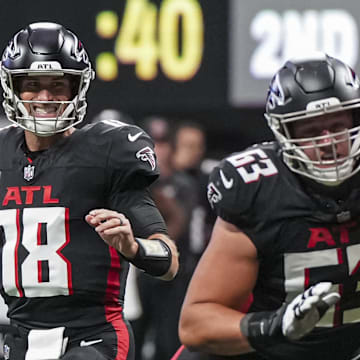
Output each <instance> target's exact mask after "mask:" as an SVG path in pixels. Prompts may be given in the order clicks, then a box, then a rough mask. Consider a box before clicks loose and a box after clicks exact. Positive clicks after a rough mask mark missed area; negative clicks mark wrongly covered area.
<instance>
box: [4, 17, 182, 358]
mask: <svg viewBox="0 0 360 360" xmlns="http://www.w3.org/2000/svg"><path fill="white" fill-rule="evenodd" d="M0 76H1V85H2V88H3V91H4V102H3V106H4V110H5V113H6V115H7V117H8V119H9V120H10V121H11V122H12V123H13V124H12V125H10V126H8V127H6V128H4V129H3V130H1V131H0V171H1V177H0V199H1V200H0V225H1V229H2V231H1V235H2V247H1V280H2V284H1V285H2V286H1V294H2V296H3V297H4V299H5V302H6V304H7V305H8V307H9V311H8V317H9V318H10V322H11V331H10V332H9V333H8V334H6V336H5V341H4V355H5V358H6V359H11V360H23V359H26V360H42V359H47V360H48V359H60V358H61V359H72V360H74V359H79V360H81V359H83V360H85V359H86V360H95V359H96V360H105V359H107V360H110V359H111V360H115V359H116V360H120V359H121V360H125V359H126V360H131V359H134V350H135V349H134V344H133V338H132V335H131V334H132V332H131V329H130V328H129V324H128V322H127V321H126V319H124V317H123V300H124V292H125V285H126V278H127V272H128V268H129V263H132V264H134V265H135V266H136V267H138V268H140V269H141V270H143V271H145V272H146V273H148V274H150V275H152V276H156V277H159V278H161V279H164V280H171V279H172V278H173V277H174V276H175V275H176V272H177V268H178V259H177V251H176V248H175V246H174V244H173V242H172V241H171V240H170V239H169V237H168V236H167V229H166V226H165V224H164V221H163V219H162V217H161V215H160V213H159V211H158V209H157V208H156V207H155V205H154V203H153V201H152V199H151V198H150V196H149V192H148V186H149V185H150V184H151V183H152V182H153V181H154V180H155V179H156V178H157V177H158V168H157V164H156V158H155V156H154V150H153V142H152V140H151V138H150V137H149V136H148V135H147V134H146V133H145V132H144V131H143V130H142V129H141V128H139V127H137V126H134V125H127V124H125V123H121V122H118V121H111V120H108V121H107V120H105V121H101V122H97V123H94V124H90V125H85V126H84V127H82V128H80V129H77V128H75V126H76V125H77V124H79V123H80V122H81V121H82V120H83V119H84V116H85V112H86V106H87V103H86V93H87V90H88V88H89V85H90V82H91V80H92V79H93V78H94V71H93V69H92V67H91V63H90V60H89V57H88V55H87V53H86V51H85V49H84V46H83V44H82V42H81V41H79V39H78V38H77V36H76V35H75V34H74V33H73V32H71V31H69V30H68V29H66V28H64V27H63V26H61V25H59V24H55V23H46V22H45V23H33V24H30V25H28V26H27V27H26V28H24V29H22V30H20V31H19V32H18V33H16V34H15V35H14V37H13V38H12V39H11V41H10V42H9V45H8V46H7V47H6V49H5V51H4V53H3V56H2V60H1V69H0Z"/></svg>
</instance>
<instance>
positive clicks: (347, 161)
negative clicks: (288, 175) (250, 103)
mask: <svg viewBox="0 0 360 360" xmlns="http://www.w3.org/2000/svg"><path fill="white" fill-rule="evenodd" d="M347 105H348V106H349V107H350V108H353V107H359V106H360V100H359V101H358V102H356V103H353V104H347ZM344 108H346V106H345V107H344ZM338 111H339V106H336V107H334V108H333V109H331V108H328V109H326V110H325V111H321V112H320V111H316V112H313V113H312V112H311V111H310V112H308V113H307V114H302V115H300V114H287V115H286V116H269V115H268V114H265V117H266V118H267V120H268V123H269V126H270V127H271V129H272V131H273V133H274V135H275V137H276V139H277V140H278V141H279V143H280V145H281V147H282V150H283V152H282V153H283V159H284V162H285V163H286V164H287V166H288V167H289V168H290V170H292V171H293V172H295V173H297V174H300V175H302V176H305V177H308V178H310V179H313V180H315V181H317V182H319V183H322V184H324V185H328V186H334V185H338V184H340V183H341V182H343V181H344V180H346V179H348V178H350V177H351V176H353V175H354V174H355V173H357V172H358V171H359V170H360V163H359V161H358V159H359V157H360V126H359V125H356V124H357V123H358V122H357V121H356V120H355V119H353V124H354V125H352V126H351V127H350V128H344V129H342V130H339V131H334V132H329V133H327V134H325V135H318V136H311V137H301V138H298V137H295V136H294V134H293V130H292V128H293V126H294V124H295V123H299V122H301V121H309V120H310V119H313V120H312V121H321V118H320V116H321V115H324V114H328V113H332V112H333V113H334V115H335V113H337V112H338ZM350 111H351V110H350ZM291 115H293V116H291ZM340 146H341V147H342V148H343V149H345V148H346V151H344V152H345V153H346V155H344V154H342V155H340V154H339V153H338V147H340ZM308 151H310V152H311V153H312V154H313V156H311V159H310V157H309V156H308V155H307V154H306V152H308ZM324 153H325V154H326V155H325V156H324Z"/></svg>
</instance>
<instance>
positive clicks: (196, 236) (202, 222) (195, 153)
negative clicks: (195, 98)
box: [173, 121, 216, 272]
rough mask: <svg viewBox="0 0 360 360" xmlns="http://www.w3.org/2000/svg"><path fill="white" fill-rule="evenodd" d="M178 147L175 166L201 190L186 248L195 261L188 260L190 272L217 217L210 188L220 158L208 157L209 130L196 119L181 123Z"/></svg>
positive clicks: (177, 136)
mask: <svg viewBox="0 0 360 360" xmlns="http://www.w3.org/2000/svg"><path fill="white" fill-rule="evenodd" d="M174 147H175V149H174V150H175V153H174V156H173V168H174V169H175V170H176V171H182V172H185V173H187V174H188V175H190V176H191V177H192V179H193V181H194V182H195V184H196V185H195V186H196V187H197V193H198V202H197V204H196V206H194V208H193V209H192V215H191V222H190V229H189V238H188V241H189V243H188V247H187V248H186V249H185V253H186V254H187V257H188V258H189V259H192V261H193V263H192V264H188V266H189V272H192V271H193V270H194V267H195V265H196V263H197V261H198V260H199V258H200V255H201V254H202V252H203V251H204V249H205V247H206V245H207V242H208V240H209V238H210V233H211V229H212V226H213V223H214V221H215V217H214V215H213V213H212V211H211V209H210V206H209V203H208V200H207V190H206V188H207V182H208V176H209V173H210V171H211V170H212V168H213V166H215V164H216V161H214V160H210V159H205V154H206V135H205V131H204V129H203V128H202V127H201V126H200V125H199V124H197V123H195V122H191V121H185V122H182V123H180V124H179V125H178V126H177V129H176V132H175V137H174ZM209 165H210V166H209ZM180 250H181V249H180ZM183 251H184V249H183Z"/></svg>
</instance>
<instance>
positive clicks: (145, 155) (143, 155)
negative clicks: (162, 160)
mask: <svg viewBox="0 0 360 360" xmlns="http://www.w3.org/2000/svg"><path fill="white" fill-rule="evenodd" d="M136 157H137V158H138V159H140V160H141V161H145V162H148V163H149V164H150V166H151V170H155V167H156V161H155V154H154V151H153V150H152V149H151V148H150V147H149V146H146V147H144V148H143V149H141V150H139V151H138V152H137V153H136Z"/></svg>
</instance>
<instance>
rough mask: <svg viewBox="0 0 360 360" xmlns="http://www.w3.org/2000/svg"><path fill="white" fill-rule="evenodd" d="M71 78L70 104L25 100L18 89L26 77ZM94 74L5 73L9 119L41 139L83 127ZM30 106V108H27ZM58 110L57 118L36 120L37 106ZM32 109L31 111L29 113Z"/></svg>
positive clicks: (5, 104)
mask: <svg viewBox="0 0 360 360" xmlns="http://www.w3.org/2000/svg"><path fill="white" fill-rule="evenodd" d="M38 75H39V76H67V77H69V78H70V79H71V87H72V96H71V99H69V100H67V101H57V100H51V101H39V100H22V99H21V98H20V95H19V90H18V86H17V85H16V84H17V83H18V82H19V79H20V77H24V76H28V77H31V76H38ZM90 80H91V73H90V72H89V70H88V69H85V70H83V71H66V70H65V71H62V72H50V71H49V72H45V71H44V72H41V74H39V73H38V72H33V73H32V72H29V71H28V70H27V71H24V72H22V71H19V70H16V71H9V70H6V69H5V70H4V71H2V72H1V82H2V86H3V89H4V102H3V106H4V109H5V113H6V115H7V117H8V119H9V120H10V121H12V122H14V123H16V124H18V125H19V126H20V127H22V128H23V129H25V130H29V131H31V132H34V133H36V134H37V135H39V136H50V135H53V134H56V133H59V132H63V131H65V130H67V129H69V128H70V127H72V126H74V125H76V124H78V123H80V122H81V121H82V120H83V118H84V116H85V114H86V107H87V103H86V92H87V90H88V88H89V85H90ZM26 104H28V105H26ZM37 104H44V106H54V107H55V108H56V115H55V116H53V117H45V116H41V117H40V116H36V115H35V106H37ZM28 109H30V111H29V110H28Z"/></svg>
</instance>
